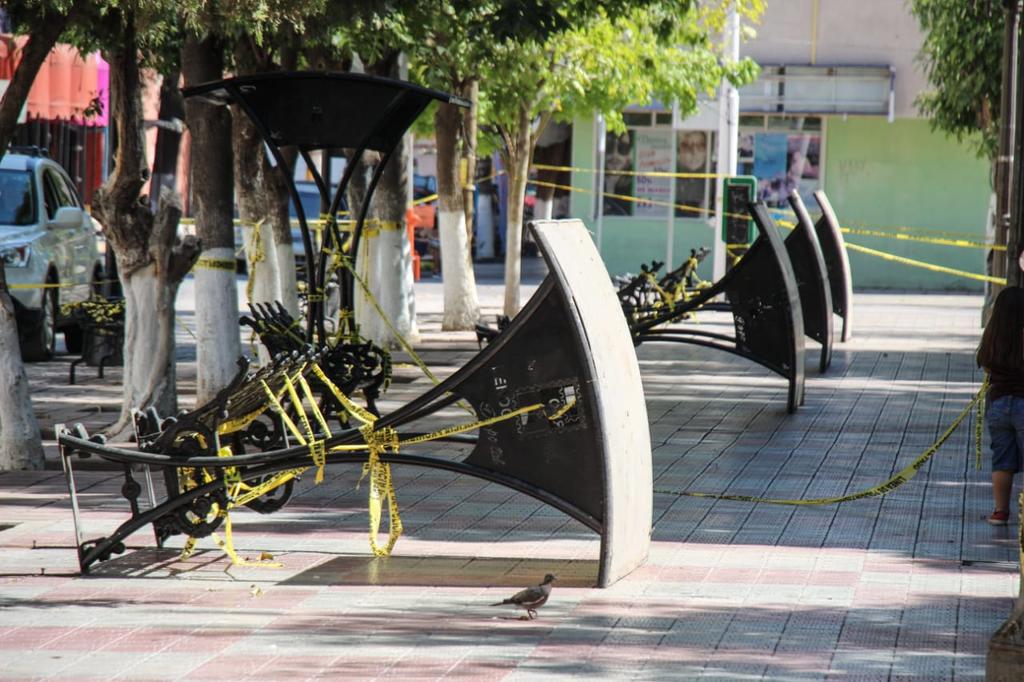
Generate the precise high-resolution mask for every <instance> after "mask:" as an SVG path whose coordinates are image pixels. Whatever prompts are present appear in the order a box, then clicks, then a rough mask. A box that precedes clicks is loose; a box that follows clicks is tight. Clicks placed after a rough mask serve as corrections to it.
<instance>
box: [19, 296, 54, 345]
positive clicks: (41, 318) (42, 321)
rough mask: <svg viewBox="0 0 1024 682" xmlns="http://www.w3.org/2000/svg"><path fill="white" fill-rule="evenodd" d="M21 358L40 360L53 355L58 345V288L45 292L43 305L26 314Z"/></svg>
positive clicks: (21, 336) (22, 329)
mask: <svg viewBox="0 0 1024 682" xmlns="http://www.w3.org/2000/svg"><path fill="white" fill-rule="evenodd" d="M21 332H22V333H21V334H20V340H21V358H22V359H23V360H24V361H25V362H40V361H43V360H49V359H50V358H52V357H53V353H54V350H55V348H56V345H57V288H56V287H51V288H48V289H46V290H45V293H44V294H43V306H42V307H41V308H40V309H39V310H38V311H33V312H30V313H28V314H26V315H25V318H24V324H23V325H21Z"/></svg>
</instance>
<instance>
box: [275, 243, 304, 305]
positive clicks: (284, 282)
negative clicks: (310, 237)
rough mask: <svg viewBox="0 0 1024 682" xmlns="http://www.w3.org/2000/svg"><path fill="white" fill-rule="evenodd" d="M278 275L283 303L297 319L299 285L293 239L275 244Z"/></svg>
mask: <svg viewBox="0 0 1024 682" xmlns="http://www.w3.org/2000/svg"><path fill="white" fill-rule="evenodd" d="M274 251H275V252H276V253H277V276H278V278H279V279H280V284H281V303H283V304H284V307H285V309H286V310H287V311H288V312H289V313H291V315H292V317H294V318H295V319H298V318H299V285H298V278H297V277H296V275H295V247H294V246H292V242H291V240H288V241H286V242H284V243H276V244H274Z"/></svg>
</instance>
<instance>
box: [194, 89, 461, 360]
mask: <svg viewBox="0 0 1024 682" xmlns="http://www.w3.org/2000/svg"><path fill="white" fill-rule="evenodd" d="M182 95H184V96H185V97H200V98H202V99H204V100H207V101H210V102H213V103H215V104H222V105H228V104H233V105H237V106H238V108H239V109H240V110H241V111H243V112H244V113H245V114H246V115H247V116H248V117H249V118H250V119H251V120H252V122H253V124H254V125H255V126H256V129H257V130H259V132H260V135H261V136H262V138H263V141H264V142H265V143H266V145H267V148H268V149H269V150H270V153H271V154H272V155H273V157H274V160H275V162H276V165H277V167H278V168H279V169H280V170H281V172H282V173H283V174H284V179H285V182H286V183H287V184H288V190H289V192H290V194H291V199H292V203H293V205H294V206H295V213H296V216H297V217H298V221H299V226H300V229H301V231H302V244H303V250H304V251H305V255H306V268H305V273H306V291H307V293H308V296H309V298H308V300H307V302H308V306H309V307H308V314H307V326H306V333H305V336H306V341H307V342H310V343H312V342H314V340H318V341H319V342H320V343H325V340H326V337H327V334H326V331H325V329H324V299H323V291H324V287H325V284H326V282H325V281H324V280H325V279H326V274H327V267H328V263H329V260H330V258H331V257H332V252H335V251H338V250H343V251H344V252H345V253H347V254H348V256H349V257H355V256H356V254H357V253H358V251H359V244H360V241H361V238H362V234H363V226H364V223H365V221H366V215H367V211H368V210H369V207H370V200H371V198H372V196H373V192H374V189H375V188H376V186H377V183H378V182H379V181H380V177H381V175H382V174H383V172H384V167H385V166H386V165H387V162H388V160H389V159H390V158H391V156H392V154H393V153H394V151H395V148H396V147H397V146H398V143H399V142H400V141H401V140H402V137H403V136H404V135H405V133H406V131H407V130H408V129H409V127H410V126H411V125H412V124H413V122H414V121H415V120H416V118H417V117H418V116H419V115H420V114H421V113H422V112H423V110H424V109H426V108H427V106H428V105H429V104H430V103H431V102H433V101H440V102H446V103H449V104H454V105H456V106H463V107H468V106H469V102H468V101H466V100H464V99H462V98H459V97H455V96H454V95H449V94H446V93H443V92H438V91H436V90H429V89H427V88H423V87H420V86H418V85H414V84H412V83H407V82H404V81H396V80H391V79H387V78H378V77H375V76H367V75H364V74H357V73H330V72H312V71H302V72H291V73H267V74H256V75H251V76H240V77H238V78H229V79H226V80H222V81H216V82H212V83H204V84H202V85H197V86H195V87H191V88H185V89H184V90H183V91H182ZM283 147H295V148H296V149H297V150H298V152H299V155H301V156H302V157H303V159H304V160H305V162H306V166H307V169H308V170H309V171H310V172H311V173H312V175H313V179H314V181H315V182H316V186H317V189H318V190H319V192H320V196H321V203H323V204H326V205H328V206H329V207H330V208H329V210H328V216H327V217H328V222H327V228H326V229H325V230H324V236H323V239H322V240H321V244H320V249H319V253H316V254H314V248H313V239H312V236H311V233H310V229H309V222H308V219H307V217H306V214H305V211H304V210H303V208H302V202H301V201H300V200H299V193H298V190H297V188H296V186H295V181H294V172H293V171H294V169H293V168H292V167H291V166H290V165H289V164H288V163H287V161H286V159H285V157H284V155H283V154H282V153H281V149H282V148H283ZM333 149H348V150H352V151H351V154H350V155H349V156H347V157H346V165H345V170H344V173H343V175H342V178H341V182H340V183H339V184H338V188H337V189H336V190H335V192H334V194H333V196H332V195H331V188H330V178H323V177H322V176H321V175H320V173H319V171H318V169H317V168H316V164H314V163H312V160H311V158H310V155H309V153H310V152H311V151H316V150H333ZM368 151H372V152H379V153H380V154H381V158H380V162H379V163H377V164H376V167H375V169H374V172H373V175H372V177H371V179H370V181H369V184H368V186H367V190H366V197H365V199H364V201H363V205H362V206H360V207H358V208H357V207H349V208H350V210H351V212H352V215H353V216H356V223H355V227H354V229H353V231H352V233H351V235H350V236H349V237H348V239H347V240H345V239H342V236H341V232H340V230H339V229H338V225H337V221H336V216H337V214H338V211H339V210H340V209H341V204H342V200H343V197H344V196H345V192H346V190H347V188H348V185H349V182H350V181H351V179H352V173H353V171H354V170H355V168H356V167H357V166H358V165H359V164H358V163H357V162H358V161H359V160H360V159H361V158H362V157H363V155H364V154H365V153H366V152H368ZM340 280H341V281H340V289H341V307H342V309H343V310H351V309H352V308H353V303H354V296H355V282H354V278H353V277H352V275H351V273H350V272H348V270H346V269H343V270H342V272H341V273H340Z"/></svg>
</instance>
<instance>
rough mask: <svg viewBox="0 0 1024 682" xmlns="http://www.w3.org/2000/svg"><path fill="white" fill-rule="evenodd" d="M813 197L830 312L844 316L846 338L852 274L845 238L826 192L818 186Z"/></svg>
mask: <svg viewBox="0 0 1024 682" xmlns="http://www.w3.org/2000/svg"><path fill="white" fill-rule="evenodd" d="M814 200H815V201H816V202H818V206H820V207H821V217H820V218H818V222H816V223H815V224H814V231H815V232H816V233H817V235H818V242H819V243H820V244H821V252H822V255H823V256H824V258H825V270H826V271H827V272H828V281H829V288H830V289H831V293H832V312H834V313H835V314H836V315H838V316H839V317H841V318H843V329H842V333H841V334H840V336H839V339H840V340H841V341H849V340H850V337H851V336H852V335H853V277H852V275H851V273H850V257H849V256H848V255H847V253H846V241H845V240H844V239H843V233H842V231H841V229H840V227H839V221H838V220H836V213H835V211H833V210H832V204H831V203H829V200H828V197H827V196H825V192H823V191H821V190H818V191H817V192H815V193H814Z"/></svg>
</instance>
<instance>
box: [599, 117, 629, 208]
mask: <svg viewBox="0 0 1024 682" xmlns="http://www.w3.org/2000/svg"><path fill="white" fill-rule="evenodd" d="M635 133H636V131H634V130H628V131H626V132H625V133H623V134H622V135H616V134H615V133H608V136H607V137H606V138H605V152H604V192H605V197H604V201H603V202H602V212H603V213H604V215H606V216H630V215H633V204H634V202H633V201H630V200H629V199H623V198H620V197H633V196H635V194H634V193H633V180H634V176H633V175H632V171H633V170H634V168H635V165H634V163H633V136H634V134H635ZM609 194H611V195H618V196H608V195H609Z"/></svg>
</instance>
